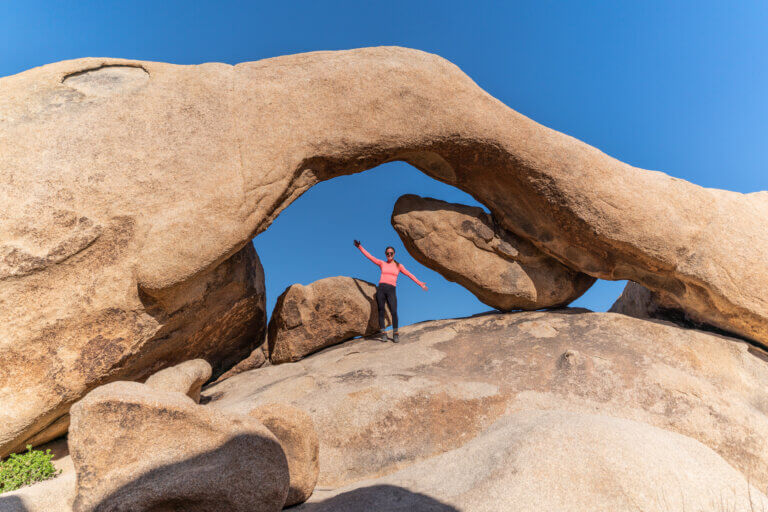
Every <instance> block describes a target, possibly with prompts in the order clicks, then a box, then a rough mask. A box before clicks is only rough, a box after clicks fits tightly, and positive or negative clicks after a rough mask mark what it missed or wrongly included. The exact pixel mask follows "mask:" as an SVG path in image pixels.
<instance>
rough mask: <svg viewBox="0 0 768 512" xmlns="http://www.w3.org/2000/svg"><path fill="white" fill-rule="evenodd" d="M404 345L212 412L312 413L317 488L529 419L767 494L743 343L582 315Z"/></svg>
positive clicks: (767, 385)
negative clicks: (708, 456)
mask: <svg viewBox="0 0 768 512" xmlns="http://www.w3.org/2000/svg"><path fill="white" fill-rule="evenodd" d="M400 337H401V342H400V343H399V344H397V345H392V344H383V343H379V342H377V341H375V340H372V339H369V340H353V341H351V342H347V343H343V344H341V345H339V346H336V347H333V348H332V349H330V350H326V351H323V352H320V353H316V354H313V355H311V356H309V357H307V358H305V359H303V360H301V361H299V362H298V363H289V364H283V365H277V366H271V367H266V368H260V369H258V370H255V371H251V372H245V373H242V374H240V375H237V376H235V377H232V378H231V379H228V380H226V381H223V382H221V383H219V384H216V385H213V386H210V387H208V388H206V389H205V390H204V391H203V395H204V396H205V397H206V400H208V401H209V402H208V403H207V405H206V406H205V407H213V408H216V409H219V410H221V411H224V412H228V413H239V414H247V413H248V412H249V411H251V410H252V409H253V408H255V407H257V406H259V405H262V404H267V403H285V404H288V405H292V406H294V407H297V408H299V409H301V410H303V411H305V412H306V413H307V414H309V415H310V417H311V418H312V420H313V422H314V424H315V428H316V429H317V433H318V437H319V439H320V475H319V477H318V484H317V485H318V487H322V488H338V487H344V486H347V485H351V484H353V483H354V482H357V481H360V480H368V479H373V478H378V477H381V476H383V475H387V474H390V473H394V472H396V471H399V470H401V469H404V468H407V467H408V466H411V465H413V464H415V463H417V462H418V461H421V460H425V459H428V458H431V457H435V456H437V455H439V454H441V453H445V452H448V451H451V450H455V449H457V448H459V447H461V446H463V445H465V444H466V443H467V442H469V441H470V440H471V439H474V438H476V437H478V436H480V435H482V434H483V432H485V431H487V430H488V429H489V428H490V427H491V425H492V424H493V423H494V422H495V421H497V420H498V419H499V418H500V417H502V416H504V415H505V414H507V413H512V412H515V411H523V410H542V411H543V410H565V411H572V412H574V413H584V414H598V415H604V416H612V417H616V418H624V419H626V420H631V421H636V422H640V423H645V424H647V425H649V426H652V427H656V428H659V429H663V430H669V431H672V432H676V433H678V434H680V435H683V436H687V437H689V438H691V439H695V440H696V441H698V442H700V443H701V444H703V445H705V446H707V447H708V448H709V449H711V450H713V451H714V452H716V453H717V454H718V455H719V456H720V457H722V458H723V459H724V460H725V461H726V462H727V463H728V464H730V465H731V466H733V467H734V468H735V469H736V470H738V471H739V472H740V473H741V474H742V475H744V476H745V478H748V480H749V481H750V482H751V483H752V484H753V485H755V486H756V487H757V488H759V489H765V488H766V487H767V486H768V441H766V440H768V358H767V357H766V356H765V354H764V353H761V352H759V351H758V350H757V349H756V348H755V347H753V346H751V345H749V344H748V343H746V342H744V341H741V340H738V339H734V338H728V337H725V336H721V335H718V334H714V333H708V332H702V331H697V330H692V329H684V328H681V327H678V326H676V325H674V324H670V323H666V322H664V323H662V322H650V321H647V320H639V319H635V318H631V317H628V316H625V315H618V314H615V313H591V312H586V311H585V310H574V309H566V310H559V311H557V312H518V313H507V314H500V313H497V314H486V315H479V316H475V317H471V318H464V319H454V320H439V321H432V322H424V323H422V324H417V325H411V326H406V327H403V328H401V332H400ZM621 456H622V455H621V453H617V454H616V457H617V460H620V459H621Z"/></svg>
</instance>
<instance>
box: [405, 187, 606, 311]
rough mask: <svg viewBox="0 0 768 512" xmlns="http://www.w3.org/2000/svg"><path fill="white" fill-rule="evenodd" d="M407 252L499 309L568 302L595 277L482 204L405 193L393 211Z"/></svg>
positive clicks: (529, 308) (532, 308)
mask: <svg viewBox="0 0 768 512" xmlns="http://www.w3.org/2000/svg"><path fill="white" fill-rule="evenodd" d="M392 227H394V228H395V231H397V234H398V235H400V239H401V240H402V241H403V244H404V245H405V248H406V249H408V252H409V253H410V254H411V256H413V257H414V258H416V260H418V261H419V262H420V263H421V264H422V265H425V266H427V267H429V268H431V269H432V270H434V271H436V272H438V273H439V274H440V275H442V276H443V277H445V278H446V279H448V280H449V281H454V282H456V283H459V284H460V285H462V286H463V287H465V288H466V289H468V290H469V291H470V292H472V293H473V294H475V296H476V297H477V298H478V299H480V301H482V302H483V303H485V304H487V305H489V306H491V307H493V308H496V309H500V310H502V311H510V310H513V309H525V310H535V309H544V308H553V307H562V306H567V305H568V304H570V303H571V302H573V301H574V300H576V299H577V298H578V297H580V296H581V295H582V294H583V293H584V292H585V291H587V289H589V287H590V286H592V284H593V283H594V282H595V278H594V277H591V276H588V275H586V274H582V273H581V272H577V271H575V270H572V269H570V268H568V267H566V266H565V265H563V264H562V263H560V262H559V261H558V260H556V259H554V258H552V257H551V256H548V255H546V254H544V253H543V252H541V250H539V249H538V248H536V246H535V245H533V244H532V243H531V242H529V241H528V240H526V239H525V238H521V237H519V236H517V235H515V234H514V233H511V232H509V231H507V230H505V229H504V228H502V227H500V226H499V225H498V223H497V222H496V221H495V220H494V218H493V216H491V215H489V214H488V213H486V212H485V211H484V210H483V209H482V208H478V207H474V206H466V205H462V204H456V203H448V202H445V201H441V200H439V199H432V198H424V197H419V196H417V195H413V194H407V195H404V196H401V197H400V198H398V200H397V202H396V203H395V207H394V210H393V211H392Z"/></svg>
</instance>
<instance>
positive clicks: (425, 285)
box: [421, 283, 428, 291]
mask: <svg viewBox="0 0 768 512" xmlns="http://www.w3.org/2000/svg"><path fill="white" fill-rule="evenodd" d="M421 289H422V290H424V291H427V289H428V288H427V283H424V284H422V285H421Z"/></svg>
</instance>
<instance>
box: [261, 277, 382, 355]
mask: <svg viewBox="0 0 768 512" xmlns="http://www.w3.org/2000/svg"><path fill="white" fill-rule="evenodd" d="M375 295H376V286H375V285H373V284H371V283H369V282H367V281H363V280H361V279H354V278H352V277H344V276H337V277H327V278H325V279H320V280H319V281H315V282H314V283H311V284H308V285H300V284H294V285H291V286H289V287H288V288H287V289H286V290H285V291H284V292H283V293H282V294H281V295H280V297H278V298H277V302H276V303H275V309H274V310H273V311H272V318H270V320H269V329H268V341H269V359H270V361H271V362H272V364H280V363H286V362H289V361H298V360H299V359H301V358H302V357H304V356H306V355H307V354H311V353H312V352H317V351H318V350H320V349H322V348H325V347H329V346H331V345H335V344H337V343H340V342H342V341H345V340H348V339H351V338H354V337H355V336H369V335H371V334H373V333H375V332H377V331H378V330H379V317H378V309H377V306H376V299H375ZM390 322H391V318H390V317H389V311H387V325H389V324H390ZM383 327H386V326H383Z"/></svg>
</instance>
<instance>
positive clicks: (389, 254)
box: [385, 251, 395, 256]
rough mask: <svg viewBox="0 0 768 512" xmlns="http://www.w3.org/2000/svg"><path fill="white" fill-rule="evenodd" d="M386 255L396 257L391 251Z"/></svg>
mask: <svg viewBox="0 0 768 512" xmlns="http://www.w3.org/2000/svg"><path fill="white" fill-rule="evenodd" d="M385 254H386V255H387V256H394V255H395V253H393V252H391V251H390V252H387V253H385Z"/></svg>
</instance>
